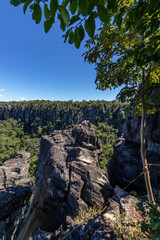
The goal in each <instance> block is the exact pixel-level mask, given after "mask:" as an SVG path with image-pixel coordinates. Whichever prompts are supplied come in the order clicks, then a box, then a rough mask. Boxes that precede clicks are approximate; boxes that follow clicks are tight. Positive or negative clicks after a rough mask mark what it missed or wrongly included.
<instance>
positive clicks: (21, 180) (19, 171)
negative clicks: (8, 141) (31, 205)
mask: <svg viewBox="0 0 160 240" xmlns="http://www.w3.org/2000/svg"><path fill="white" fill-rule="evenodd" d="M29 156H30V154H29V153H27V152H24V151H20V152H18V155H17V157H16V158H15V159H12V160H9V161H6V162H5V164H4V165H3V166H1V167H0V239H3V240H12V239H13V235H14V232H15V231H16V228H17V226H18V223H19V221H20V219H21V218H22V214H23V212H24V209H25V207H26V205H27V203H28V201H29V199H30V196H31V194H32V190H33V180H32V179H31V178H27V174H28V167H29Z"/></svg>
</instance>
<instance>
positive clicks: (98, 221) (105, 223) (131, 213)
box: [51, 186, 142, 240]
mask: <svg viewBox="0 0 160 240" xmlns="http://www.w3.org/2000/svg"><path fill="white" fill-rule="evenodd" d="M114 195H116V198H114V199H109V201H108V202H107V204H106V207H105V208H104V209H103V211H102V212H101V214H98V215H97V216H95V217H93V218H92V219H90V220H89V221H88V223H87V224H86V225H80V226H78V225H75V226H70V228H69V229H67V231H66V232H63V233H60V234H59V235H58V236H57V237H56V238H51V239H54V240H62V239H65V240H90V239H91V240H101V239H105V240H114V239H121V238H118V234H119V233H118V227H117V226H118V225H119V224H125V223H126V230H128V228H129V225H131V226H132V231H134V229H135V230H137V228H138V223H139V222H141V221H142V214H141V212H140V211H139V209H138V207H137V204H138V203H140V202H141V199H137V198H136V197H134V196H132V195H130V194H128V193H127V192H125V191H122V189H120V188H119V187H118V186H116V187H115V190H114ZM120 214H121V215H120ZM120 218H121V219H123V223H122V222H121V220H120ZM116 224H117V225H116ZM123 228H124V226H123ZM128 236H129V234H128ZM128 238H129V237H128ZM125 239H127V238H125ZM129 239H130V238H129ZM138 239H139V238H138Z"/></svg>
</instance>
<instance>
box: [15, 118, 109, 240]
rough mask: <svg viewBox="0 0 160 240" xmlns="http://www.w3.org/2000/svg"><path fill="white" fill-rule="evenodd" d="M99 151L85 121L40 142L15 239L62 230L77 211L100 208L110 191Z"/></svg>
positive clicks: (92, 133)
mask: <svg viewBox="0 0 160 240" xmlns="http://www.w3.org/2000/svg"><path fill="white" fill-rule="evenodd" d="M101 152H102V148H101V144H100V142H99V141H97V139H96V136H95V132H94V128H93V127H92V125H91V124H90V122H88V121H83V122H82V124H79V125H75V127H74V128H73V130H64V131H60V130H55V131H54V132H53V133H52V134H51V135H50V136H44V137H43V138H42V139H41V144H40V156H39V161H38V174H37V178H36V184H35V195H34V198H33V201H32V204H31V206H30V209H29V212H28V214H27V216H26V218H25V219H24V222H23V226H22V227H21V230H20V232H19V234H18V237H17V238H16V240H21V239H23V240H25V239H27V238H28V237H29V236H30V235H32V233H33V232H34V231H35V230H36V229H37V228H38V227H40V228H41V230H45V231H48V232H54V231H55V230H57V229H59V228H60V227H61V229H63V230H64V229H66V228H67V226H68V225H69V224H70V223H72V218H73V217H75V216H76V215H77V214H78V211H79V209H84V210H85V209H86V208H87V206H93V205H95V204H99V205H103V204H104V203H105V202H106V201H107V199H108V198H109V197H111V196H112V194H113V188H112V187H111V185H110V184H109V182H108V180H107V178H106V176H105V172H104V171H103V170H102V169H101V168H100V167H99V161H98V160H99V155H100V154H101Z"/></svg>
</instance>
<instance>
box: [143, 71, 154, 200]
mask: <svg viewBox="0 0 160 240" xmlns="http://www.w3.org/2000/svg"><path fill="white" fill-rule="evenodd" d="M144 85H145V70H144V68H143V69H142V89H141V102H142V118H141V149H140V150H141V159H142V164H143V170H144V171H145V173H144V179H145V185H146V190H147V195H148V200H149V202H150V203H152V204H155V201H154V196H153V191H152V186H151V180H150V174H149V170H148V165H147V157H146V149H145V127H146V103H145V98H144V95H145V89H144Z"/></svg>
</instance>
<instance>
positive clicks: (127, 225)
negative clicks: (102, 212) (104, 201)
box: [111, 213, 147, 240]
mask: <svg viewBox="0 0 160 240" xmlns="http://www.w3.org/2000/svg"><path fill="white" fill-rule="evenodd" d="M111 225H112V228H113V229H114V232H115V233H116V235H117V236H116V237H117V238H116V239H122V240H132V239H137V240H138V239H147V238H146V235H145V234H144V233H143V232H142V231H141V223H140V222H139V223H135V222H134V221H132V220H127V219H126V217H125V214H124V213H121V214H120V215H118V216H117V215H116V216H115V220H114V221H113V222H112V223H111Z"/></svg>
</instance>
